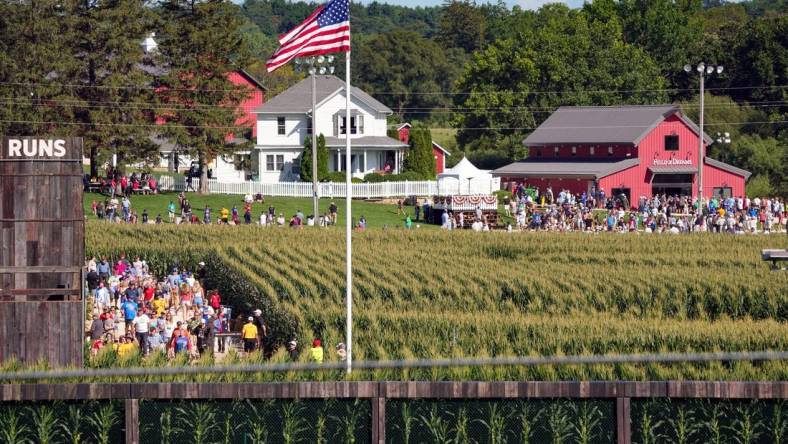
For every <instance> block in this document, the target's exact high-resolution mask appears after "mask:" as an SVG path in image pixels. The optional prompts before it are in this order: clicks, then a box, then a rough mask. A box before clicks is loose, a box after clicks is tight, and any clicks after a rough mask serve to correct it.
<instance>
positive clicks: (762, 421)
mask: <svg viewBox="0 0 788 444" xmlns="http://www.w3.org/2000/svg"><path fill="white" fill-rule="evenodd" d="M631 415H632V417H631V420H632V442H633V443H642V444H650V443H661V442H677V443H688V444H689V443H699V444H700V443H749V444H758V443H763V444H766V443H769V444H772V443H781V442H785V441H786V432H788V405H786V403H785V401H765V400H761V401H751V400H731V401H720V400H703V399H698V400H684V399H664V398H660V399H633V400H632V410H631Z"/></svg>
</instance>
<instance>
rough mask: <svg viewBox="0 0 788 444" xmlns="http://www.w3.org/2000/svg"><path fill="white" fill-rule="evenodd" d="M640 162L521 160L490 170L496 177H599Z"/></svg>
mask: <svg viewBox="0 0 788 444" xmlns="http://www.w3.org/2000/svg"><path fill="white" fill-rule="evenodd" d="M639 163H640V159H638V158H633V159H625V160H619V161H616V162H610V161H606V162H595V161H587V162H578V161H571V162H553V161H543V160H529V159H526V160H522V161H520V162H514V163H510V164H509V165H506V166H504V167H501V168H498V169H497V170H494V171H493V172H492V174H493V176H496V177H577V178H594V179H599V178H602V177H605V176H609V175H611V174H613V173H617V172H619V171H623V170H625V169H627V168H631V167H633V166H635V165H638V164H639Z"/></svg>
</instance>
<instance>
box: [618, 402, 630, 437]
mask: <svg viewBox="0 0 788 444" xmlns="http://www.w3.org/2000/svg"><path fill="white" fill-rule="evenodd" d="M630 406H631V403H630V398H616V435H617V441H616V442H617V443H618V444H631V443H632V427H631V417H630Z"/></svg>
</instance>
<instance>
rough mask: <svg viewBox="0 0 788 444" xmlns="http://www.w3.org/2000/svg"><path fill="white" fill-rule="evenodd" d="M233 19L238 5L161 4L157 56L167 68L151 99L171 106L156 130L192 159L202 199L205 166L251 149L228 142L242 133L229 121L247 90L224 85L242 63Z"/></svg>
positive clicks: (213, 1) (238, 117)
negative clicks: (197, 167) (197, 169)
mask: <svg viewBox="0 0 788 444" xmlns="http://www.w3.org/2000/svg"><path fill="white" fill-rule="evenodd" d="M239 17H240V16H239V8H238V6H236V5H235V4H233V3H232V2H230V1H222V0H209V1H205V2H197V1H193V0H166V1H165V2H164V3H163V4H162V18H163V21H164V22H165V23H166V24H167V27H166V28H165V29H164V32H163V33H162V34H163V35H162V38H161V40H160V41H159V51H160V52H161V55H162V57H163V59H164V60H165V62H166V65H167V66H168V67H170V69H169V71H168V72H167V74H166V75H164V76H163V77H162V78H161V79H160V84H159V90H160V93H159V94H157V97H158V99H159V101H160V102H161V103H164V104H166V105H168V106H169V107H171V109H168V110H167V114H166V115H165V116H164V118H165V119H166V121H167V123H166V124H165V125H164V126H163V128H162V129H163V133H164V135H165V136H167V137H169V138H170V140H172V141H173V142H174V143H175V144H176V145H177V146H178V147H180V148H181V149H182V150H184V151H185V152H187V153H189V154H190V155H191V156H192V157H193V158H197V159H198V161H199V165H200V170H201V175H200V189H199V192H200V193H202V194H205V193H208V180H207V179H208V163H209V162H211V161H213V160H214V159H215V158H216V157H217V156H220V155H232V154H234V153H235V152H236V151H240V150H246V149H249V148H250V145H251V142H245V143H233V142H234V141H233V139H234V138H242V137H244V136H245V133H246V132H247V130H248V129H247V128H246V127H242V126H237V124H236V123H235V122H239V121H242V119H243V118H244V116H243V114H242V112H241V111H240V110H239V107H238V105H239V104H240V103H241V102H242V101H243V100H245V99H246V98H247V97H248V96H249V94H250V93H251V91H250V90H249V88H246V87H243V86H239V85H233V84H232V83H231V82H230V81H228V80H227V75H228V74H229V73H230V72H232V71H234V70H236V69H238V68H237V67H238V66H243V65H244V64H245V63H246V62H247V58H248V51H247V48H246V44H245V41H244V39H243V37H242V36H241V34H240V31H239V30H240V27H241V20H240V18H239Z"/></svg>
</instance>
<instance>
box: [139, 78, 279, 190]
mask: <svg viewBox="0 0 788 444" xmlns="http://www.w3.org/2000/svg"><path fill="white" fill-rule="evenodd" d="M227 80H228V81H230V82H231V83H232V84H234V85H243V86H246V87H247V90H248V91H249V94H248V96H247V98H246V100H244V101H243V102H241V104H240V105H239V106H238V108H239V109H240V110H241V111H242V112H243V116H241V117H239V118H238V119H236V121H235V122H234V123H233V125H235V126H245V127H248V130H247V131H245V134H244V135H243V139H246V140H251V141H255V140H257V139H256V136H257V115H256V114H255V113H254V110H255V109H257V108H258V107H259V106H260V105H262V104H263V102H264V101H265V93H266V88H265V86H263V84H262V83H260V81H259V80H257V79H255V78H254V77H253V76H252V75H251V74H249V73H248V72H246V71H244V70H242V69H241V70H238V71H233V72H230V73H228V74H227ZM155 119H156V124H157V125H164V124H165V123H167V115H166V113H165V114H163V115H157V116H156V117H155ZM151 140H152V141H153V142H154V143H156V144H158V145H159V151H160V153H161V157H162V159H161V162H160V164H159V166H160V167H163V168H168V169H169V170H170V171H180V170H181V169H183V168H184V167H185V168H187V169H188V167H189V165H190V164H191V162H192V160H193V159H192V158H191V157H190V156H187V155H184V154H182V153H179V152H178V149H177V147H176V146H175V145H173V144H172V143H171V142H169V141H168V140H166V139H164V138H162V137H159V136H157V135H153V136H151ZM233 140H234V137H233V134H232V133H230V134H228V135H227V141H228V142H231V141H233ZM243 156H245V157H249V151H239V152H237V153H235V157H236V158H240V157H243ZM209 168H210V170H211V173H212V177H215V178H218V179H219V180H223V181H233V182H234V181H241V180H245V179H247V178H248V177H249V176H250V175H251V173H250V172H249V171H245V170H239V169H238V168H237V167H236V165H235V162H227V161H225V159H223V158H222V157H221V156H220V157H219V158H217V159H214V160H213V161H212V162H211V164H210V165H209Z"/></svg>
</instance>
